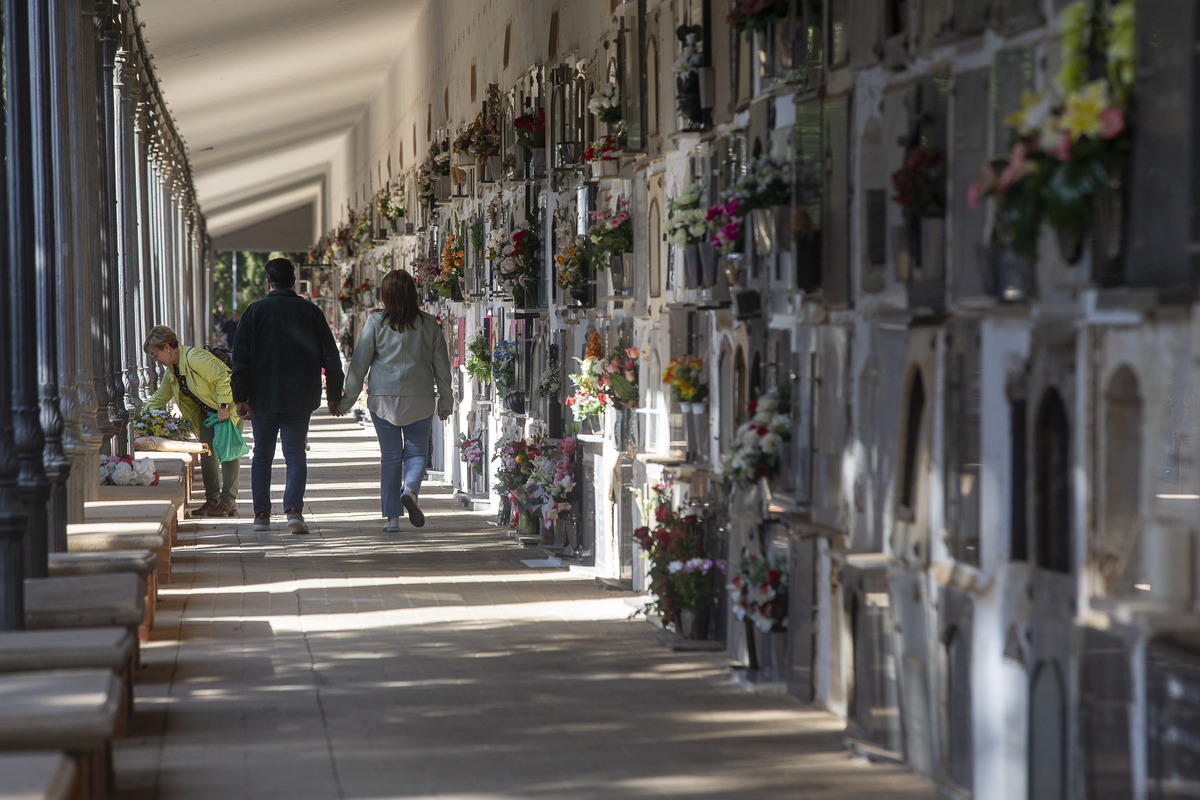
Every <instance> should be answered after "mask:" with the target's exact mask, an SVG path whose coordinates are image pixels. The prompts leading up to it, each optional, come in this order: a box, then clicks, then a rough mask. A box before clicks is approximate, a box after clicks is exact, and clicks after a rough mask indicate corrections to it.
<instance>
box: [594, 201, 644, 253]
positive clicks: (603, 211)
mask: <svg viewBox="0 0 1200 800" xmlns="http://www.w3.org/2000/svg"><path fill="white" fill-rule="evenodd" d="M607 201H608V198H607V197H606V198H604V200H603V201H602V202H603V203H604V205H603V206H602V207H601V208H599V209H597V210H596V211H593V212H592V221H591V224H590V225H589V226H588V231H587V237H588V239H590V240H591V242H592V244H593V245H594V252H595V258H594V260H593V263H594V264H595V265H596V266H597V267H598V268H604V267H607V266H608V264H609V261H610V260H611V259H612V257H613V256H614V255H620V254H622V253H627V252H629V251H630V249H632V247H633V218H632V217H630V216H629V212H628V211H626V210H625V209H626V207H627V206H628V205H629V201H628V200H618V201H617V207H616V208H615V209H613V208H609V207H608V205H607Z"/></svg>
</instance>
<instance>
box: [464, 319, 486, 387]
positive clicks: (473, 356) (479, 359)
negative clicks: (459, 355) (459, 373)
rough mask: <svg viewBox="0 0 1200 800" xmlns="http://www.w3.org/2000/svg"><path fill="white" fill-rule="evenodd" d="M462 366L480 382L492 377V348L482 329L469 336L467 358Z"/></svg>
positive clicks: (483, 382)
mask: <svg viewBox="0 0 1200 800" xmlns="http://www.w3.org/2000/svg"><path fill="white" fill-rule="evenodd" d="M463 368H464V369H466V371H467V374H468V375H470V376H471V377H472V378H475V379H476V380H478V381H479V383H480V384H486V383H487V382H488V381H490V380H491V379H492V348H491V347H490V346H489V343H488V338H487V337H486V336H484V334H483V331H479V332H477V333H476V334H475V335H474V336H473V337H471V341H469V342H467V359H466V363H465V364H464V365H463Z"/></svg>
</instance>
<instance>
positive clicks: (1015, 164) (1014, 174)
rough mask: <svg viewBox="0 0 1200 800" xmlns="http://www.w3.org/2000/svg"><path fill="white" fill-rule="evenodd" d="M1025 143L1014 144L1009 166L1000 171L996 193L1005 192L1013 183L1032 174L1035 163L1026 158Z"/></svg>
mask: <svg viewBox="0 0 1200 800" xmlns="http://www.w3.org/2000/svg"><path fill="white" fill-rule="evenodd" d="M1025 153H1026V151H1025V145H1023V144H1018V145H1014V146H1013V149H1012V158H1011V159H1010V160H1009V162H1008V166H1006V167H1005V168H1004V170H1003V171H1002V172H1001V173H1000V178H999V180H998V181H997V182H996V194H997V195H1001V194H1004V190H1005V189H1007V188H1008V187H1009V186H1011V185H1012V184H1014V183H1016V182H1017V181H1019V180H1020V179H1021V178H1024V177H1025V176H1026V175H1032V174H1033V171H1034V168H1033V165H1032V164H1030V163H1029V162H1028V161H1026V160H1025Z"/></svg>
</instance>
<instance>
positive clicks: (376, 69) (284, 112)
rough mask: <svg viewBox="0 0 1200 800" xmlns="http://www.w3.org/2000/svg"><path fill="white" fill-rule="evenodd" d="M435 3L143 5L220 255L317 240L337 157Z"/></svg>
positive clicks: (212, 1) (166, 1) (239, 0)
mask: <svg viewBox="0 0 1200 800" xmlns="http://www.w3.org/2000/svg"><path fill="white" fill-rule="evenodd" d="M430 1H431V0H340V1H339V0H203V2H197V0H142V2H141V4H140V5H139V6H138V9H137V13H138V17H139V19H140V20H141V22H142V23H143V24H144V25H145V28H144V31H143V34H144V38H145V40H146V44H147V47H148V49H149V51H150V53H151V54H152V56H153V68H154V72H155V75H156V76H157V78H158V81H159V84H160V86H161V90H162V93H163V96H164V98H165V99H166V102H167V105H168V106H169V107H170V109H171V112H172V114H173V116H174V118H175V123H176V126H177V129H178V131H179V133H180V134H181V135H182V136H183V138H184V139H185V141H186V143H187V148H188V158H189V161H190V163H191V166H192V172H193V175H194V178H195V183H196V191H197V195H198V197H199V201H200V205H201V209H202V210H203V212H204V215H205V218H206V220H207V222H208V231H209V234H210V236H211V237H212V238H213V240H214V245H215V248H216V249H217V250H225V249H243V248H244V249H255V250H258V249H281V250H301V249H304V248H307V247H308V245H310V244H311V243H312V242H313V241H314V240H315V239H316V237H317V236H318V235H319V233H320V231H321V230H323V226H325V225H326V224H327V223H328V222H330V221H329V220H325V219H323V218H322V214H323V211H322V209H323V208H324V207H325V204H324V202H323V199H324V193H325V192H326V191H327V187H328V183H329V173H330V163H331V160H332V159H333V158H335V157H336V156H337V154H338V152H339V150H340V149H341V148H342V147H344V144H345V141H346V137H347V136H348V135H349V134H350V133H351V132H352V130H353V128H354V126H355V124H356V123H358V122H359V120H360V119H361V118H362V117H363V115H364V112H365V111H366V109H367V107H368V104H369V102H370V100H371V98H372V97H374V96H375V94H376V93H377V92H378V91H379V90H380V88H381V87H382V85H383V83H384V80H385V76H386V72H387V70H388V68H389V67H390V66H391V65H392V64H393V62H394V61H395V60H396V58H397V55H398V53H399V52H400V48H402V47H403V45H404V42H405V41H406V39H407V38H408V37H409V35H410V33H411V32H412V30H413V28H414V25H415V23H416V21H417V20H418V19H419V18H420V16H421V14H422V11H423V9H424V7H425V5H426V3H428V2H430ZM433 1H434V2H444V0H433Z"/></svg>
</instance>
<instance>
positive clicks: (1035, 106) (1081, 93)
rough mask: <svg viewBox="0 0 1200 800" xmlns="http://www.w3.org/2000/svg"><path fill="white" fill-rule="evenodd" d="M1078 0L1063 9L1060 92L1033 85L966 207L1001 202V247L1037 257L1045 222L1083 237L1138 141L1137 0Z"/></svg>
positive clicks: (996, 220)
mask: <svg viewBox="0 0 1200 800" xmlns="http://www.w3.org/2000/svg"><path fill="white" fill-rule="evenodd" d="M1100 5H1101V6H1102V7H1099V8H1093V5H1092V3H1089V2H1084V0H1080V1H1079V2H1076V3H1073V4H1072V5H1070V6H1068V7H1067V9H1066V10H1065V11H1064V12H1063V16H1062V19H1063V52H1062V68H1061V69H1060V71H1059V73H1058V78H1057V80H1056V86H1055V89H1054V90H1053V91H1046V92H1042V93H1041V94H1038V95H1034V94H1032V93H1031V92H1025V93H1024V94H1023V96H1022V98H1021V110H1020V111H1017V112H1015V113H1013V114H1010V115H1009V116H1008V117H1007V118H1006V119H1005V120H1004V122H1005V124H1006V125H1007V126H1008V127H1009V131H1010V152H1009V154H1008V156H1007V157H1005V158H999V159H996V160H995V161H993V162H991V163H990V164H985V165H984V167H983V169H982V172H981V175H980V177H979V179H978V180H976V181H975V183H973V184H972V186H971V188H970V190H969V192H968V194H967V202H968V205H969V206H970V207H971V208H973V209H977V208H978V207H979V205H980V201H981V200H982V199H983V198H984V197H988V196H991V197H993V198H994V200H995V210H994V217H993V226H992V245H993V247H994V248H997V249H998V248H1004V247H1011V248H1012V249H1013V251H1014V252H1016V253H1017V254H1018V255H1020V256H1022V257H1024V258H1030V259H1033V258H1036V257H1037V249H1038V239H1039V237H1040V236H1041V231H1042V227H1043V224H1048V225H1049V226H1050V227H1051V228H1053V229H1054V230H1056V231H1059V232H1060V233H1062V234H1064V235H1066V236H1068V237H1071V238H1074V239H1076V240H1080V241H1081V240H1082V239H1083V238H1084V237H1085V236H1086V235H1087V234H1088V233H1089V232H1090V231H1091V230H1092V227H1093V224H1094V215H1095V211H1094V209H1095V202H1096V199H1097V197H1098V196H1100V195H1101V194H1102V193H1104V192H1110V191H1119V190H1120V188H1119V187H1120V186H1121V185H1122V184H1123V183H1124V181H1125V178H1126V175H1127V172H1128V168H1129V161H1130V158H1131V153H1132V149H1133V133H1132V131H1131V130H1130V127H1129V125H1128V120H1127V118H1126V112H1127V110H1128V108H1129V104H1130V102H1131V100H1132V95H1133V88H1134V72H1133V44H1134V42H1133V40H1134V4H1133V0H1119V2H1117V3H1114V4H1112V5H1108V4H1100Z"/></svg>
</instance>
